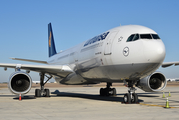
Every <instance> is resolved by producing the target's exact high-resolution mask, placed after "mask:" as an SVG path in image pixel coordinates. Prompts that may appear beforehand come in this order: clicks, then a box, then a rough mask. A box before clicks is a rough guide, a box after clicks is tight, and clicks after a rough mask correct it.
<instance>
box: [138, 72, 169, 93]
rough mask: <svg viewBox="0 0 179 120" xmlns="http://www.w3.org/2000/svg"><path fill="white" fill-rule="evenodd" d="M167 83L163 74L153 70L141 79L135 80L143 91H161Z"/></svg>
mask: <svg viewBox="0 0 179 120" xmlns="http://www.w3.org/2000/svg"><path fill="white" fill-rule="evenodd" d="M166 85H167V80H166V78H165V76H164V75H163V74H162V73H160V72H154V73H153V74H151V75H149V76H147V77H145V78H143V79H141V80H140V81H138V82H137V84H136V86H137V87H138V88H140V89H142V90H143V91H145V92H158V91H162V90H163V89H164V88H165V87H166Z"/></svg>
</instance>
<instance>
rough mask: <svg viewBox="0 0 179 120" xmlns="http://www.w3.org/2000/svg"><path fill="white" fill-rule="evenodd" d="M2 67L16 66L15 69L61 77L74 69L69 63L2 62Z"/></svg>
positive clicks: (0, 65) (0, 64)
mask: <svg viewBox="0 0 179 120" xmlns="http://www.w3.org/2000/svg"><path fill="white" fill-rule="evenodd" d="M0 67H4V68H5V69H7V68H15V69H23V70H29V71H35V72H39V73H47V74H51V75H56V76H60V77H66V76H67V75H69V74H70V73H73V70H72V69H71V68H70V67H69V66H67V65H30V64H9V63H0Z"/></svg>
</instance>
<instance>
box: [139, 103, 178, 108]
mask: <svg viewBox="0 0 179 120" xmlns="http://www.w3.org/2000/svg"><path fill="white" fill-rule="evenodd" d="M139 104H140V105H146V106H155V107H163V108H165V106H164V105H154V104H145V103H139ZM170 108H179V107H170Z"/></svg>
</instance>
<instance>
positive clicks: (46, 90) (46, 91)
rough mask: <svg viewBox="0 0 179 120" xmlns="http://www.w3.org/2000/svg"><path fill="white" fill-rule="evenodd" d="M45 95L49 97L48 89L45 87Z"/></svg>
mask: <svg viewBox="0 0 179 120" xmlns="http://www.w3.org/2000/svg"><path fill="white" fill-rule="evenodd" d="M45 97H50V90H49V89H45Z"/></svg>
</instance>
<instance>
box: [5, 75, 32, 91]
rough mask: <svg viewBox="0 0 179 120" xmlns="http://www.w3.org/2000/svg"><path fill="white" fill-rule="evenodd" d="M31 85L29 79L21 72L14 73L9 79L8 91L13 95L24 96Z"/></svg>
mask: <svg viewBox="0 0 179 120" xmlns="http://www.w3.org/2000/svg"><path fill="white" fill-rule="evenodd" d="M31 85H32V79H31V77H30V76H29V75H28V74H27V73H25V72H22V71H17V72H14V73H13V74H12V75H11V76H10V78H9V85H8V86H9V89H10V91H11V92H12V93H14V94H19V93H21V94H26V93H28V92H29V91H30V89H31Z"/></svg>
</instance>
